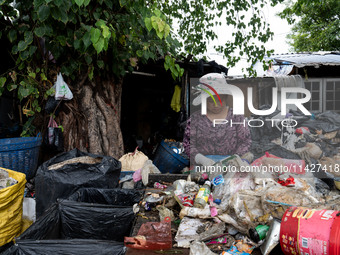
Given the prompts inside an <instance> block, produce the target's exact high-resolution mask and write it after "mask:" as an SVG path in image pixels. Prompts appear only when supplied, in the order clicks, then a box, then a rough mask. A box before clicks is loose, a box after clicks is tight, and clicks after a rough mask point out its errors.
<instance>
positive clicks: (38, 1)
mask: <svg viewBox="0 0 340 255" xmlns="http://www.w3.org/2000/svg"><path fill="white" fill-rule="evenodd" d="M44 3H45V0H34V1H33V5H34V7H35V8H36V9H37V8H38V7H39V6H41V5H42V4H44Z"/></svg>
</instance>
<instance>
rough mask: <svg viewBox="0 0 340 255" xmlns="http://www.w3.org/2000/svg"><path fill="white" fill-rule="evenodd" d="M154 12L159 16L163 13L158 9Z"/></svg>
mask: <svg viewBox="0 0 340 255" xmlns="http://www.w3.org/2000/svg"><path fill="white" fill-rule="evenodd" d="M153 12H154V13H155V14H156V16H157V17H160V16H161V15H162V13H161V11H160V10H158V9H155V10H154V11H153Z"/></svg>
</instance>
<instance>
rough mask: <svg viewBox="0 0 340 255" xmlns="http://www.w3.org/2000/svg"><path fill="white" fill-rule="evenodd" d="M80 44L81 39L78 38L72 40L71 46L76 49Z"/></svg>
mask: <svg viewBox="0 0 340 255" xmlns="http://www.w3.org/2000/svg"><path fill="white" fill-rule="evenodd" d="M80 45H81V41H80V40H77V39H76V40H74V42H73V46H74V48H75V49H76V50H78V49H79V48H80Z"/></svg>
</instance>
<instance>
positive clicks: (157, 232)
mask: <svg viewBox="0 0 340 255" xmlns="http://www.w3.org/2000/svg"><path fill="white" fill-rule="evenodd" d="M124 245H125V246H126V247H130V248H134V249H141V250H166V249H171V248H172V236H171V219H170V217H166V218H165V219H164V221H162V222H147V223H144V224H142V226H141V227H140V229H139V231H138V235H137V236H134V237H125V238H124Z"/></svg>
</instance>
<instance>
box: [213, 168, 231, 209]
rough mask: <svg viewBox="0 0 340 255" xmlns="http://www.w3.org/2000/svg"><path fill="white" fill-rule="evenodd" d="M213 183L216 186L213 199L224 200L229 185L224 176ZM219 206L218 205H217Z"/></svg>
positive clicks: (218, 177)
mask: <svg viewBox="0 0 340 255" xmlns="http://www.w3.org/2000/svg"><path fill="white" fill-rule="evenodd" d="M212 183H213V185H214V192H213V199H214V200H216V199H217V201H219V203H221V201H222V200H223V196H224V195H225V194H226V193H227V188H228V187H227V183H226V180H225V179H224V176H223V175H222V174H220V175H218V176H216V177H215V178H214V179H213V180H212ZM217 204H218V203H217Z"/></svg>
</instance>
